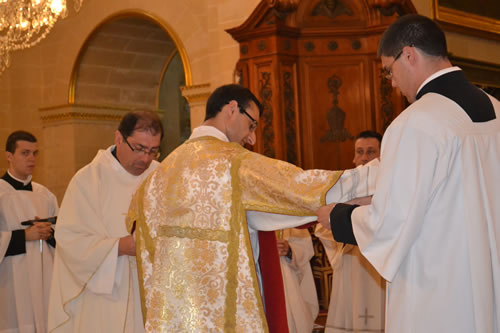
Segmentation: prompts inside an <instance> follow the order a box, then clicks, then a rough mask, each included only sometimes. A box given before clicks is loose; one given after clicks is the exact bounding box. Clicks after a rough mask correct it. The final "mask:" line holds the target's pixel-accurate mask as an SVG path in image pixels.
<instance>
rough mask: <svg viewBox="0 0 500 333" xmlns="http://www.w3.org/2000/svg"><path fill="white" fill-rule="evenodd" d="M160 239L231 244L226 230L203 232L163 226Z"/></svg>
mask: <svg viewBox="0 0 500 333" xmlns="http://www.w3.org/2000/svg"><path fill="white" fill-rule="evenodd" d="M158 236H159V237H179V238H190V239H199V240H208V241H217V242H223V243H227V242H229V237H230V236H229V231H224V230H201V229H196V228H189V227H175V226H168V225H163V226H161V227H160V230H159V231H158Z"/></svg>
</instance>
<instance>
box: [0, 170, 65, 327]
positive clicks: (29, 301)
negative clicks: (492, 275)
mask: <svg viewBox="0 0 500 333" xmlns="http://www.w3.org/2000/svg"><path fill="white" fill-rule="evenodd" d="M32 187H33V191H23V190H15V189H14V188H13V187H12V186H11V185H10V184H9V183H7V182H6V181H4V180H3V179H0V304H1V306H0V332H1V333H14V332H20V333H24V332H26V333H31V332H35V331H36V332H39V333H43V332H47V308H48V299H49V295H48V294H49V287H50V280H51V274H52V261H53V255H54V249H53V248H52V247H51V246H50V245H48V244H47V242H44V241H43V242H41V244H42V245H41V246H42V248H41V251H40V241H28V242H26V253H24V254H18V255H14V256H7V257H5V253H6V251H7V248H8V246H9V242H10V239H11V235H12V231H13V230H18V229H25V228H26V226H22V225H21V222H22V221H25V220H31V219H34V218H35V216H38V217H39V218H46V217H52V216H56V215H57V199H56V197H55V196H54V194H52V192H50V191H49V190H48V189H47V188H46V187H45V186H43V185H40V184H37V183H35V182H32Z"/></svg>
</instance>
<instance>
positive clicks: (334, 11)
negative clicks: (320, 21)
mask: <svg viewBox="0 0 500 333" xmlns="http://www.w3.org/2000/svg"><path fill="white" fill-rule="evenodd" d="M311 15H312V16H328V17H330V18H335V17H337V16H339V15H349V16H352V15H353V14H352V10H351V9H350V8H349V6H347V4H346V3H345V2H344V1H342V0H320V2H318V4H317V5H316V6H314V8H313V10H312V12H311Z"/></svg>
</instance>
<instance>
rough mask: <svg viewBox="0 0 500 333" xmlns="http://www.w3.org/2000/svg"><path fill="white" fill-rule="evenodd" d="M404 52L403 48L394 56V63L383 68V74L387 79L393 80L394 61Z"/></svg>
mask: <svg viewBox="0 0 500 333" xmlns="http://www.w3.org/2000/svg"><path fill="white" fill-rule="evenodd" d="M402 54H403V49H401V51H399V53H398V54H397V55H396V56H395V57H394V60H393V61H392V63H391V64H390V65H389V67H386V68H382V75H383V76H384V77H385V78H386V79H387V80H392V66H393V65H394V63H395V62H396V61H397V60H398V59H399V58H400V57H401V55H402Z"/></svg>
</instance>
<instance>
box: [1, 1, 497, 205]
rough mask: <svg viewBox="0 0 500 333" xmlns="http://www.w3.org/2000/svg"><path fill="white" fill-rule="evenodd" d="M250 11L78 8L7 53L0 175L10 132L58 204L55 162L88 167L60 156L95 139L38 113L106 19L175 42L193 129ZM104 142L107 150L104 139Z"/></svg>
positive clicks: (481, 51) (222, 78)
mask: <svg viewBox="0 0 500 333" xmlns="http://www.w3.org/2000/svg"><path fill="white" fill-rule="evenodd" d="M69 3H70V4H71V1H69ZM258 3H259V0H244V1H242V0H182V1H179V0H148V1H144V0H128V1H123V0H106V1H102V0H85V1H84V3H83V6H82V9H81V11H80V12H79V13H78V14H76V15H75V14H74V13H71V14H70V16H69V17H68V18H66V19H65V20H62V21H60V22H58V23H57V25H56V26H55V28H54V29H53V31H52V32H51V33H50V34H49V35H48V37H47V38H46V39H45V40H44V41H42V42H41V43H40V44H38V45H37V46H35V47H33V48H31V49H27V50H24V51H18V52H14V53H13V54H12V65H11V67H10V68H9V69H8V70H7V71H5V72H4V73H3V74H2V75H0V152H1V155H2V156H0V172H3V171H4V170H5V169H6V168H7V164H6V161H5V159H4V158H3V148H4V143H5V140H6V138H7V135H8V134H9V133H10V132H11V131H13V130H15V129H26V130H28V131H32V132H33V133H34V134H35V135H36V136H37V137H38V138H39V140H40V153H41V157H40V161H39V166H38V168H37V170H36V171H35V174H34V179H35V180H37V181H39V182H41V183H43V184H46V185H47V186H48V187H49V189H53V190H55V192H56V194H57V196H58V199H59V200H61V199H62V195H63V193H64V188H65V184H66V183H67V181H66V180H61V178H60V177H59V174H58V172H59V171H60V170H61V169H64V170H72V167H73V165H69V166H66V165H60V164H61V163H59V161H62V160H67V159H63V158H62V157H65V156H67V155H68V154H69V155H73V154H75V158H74V159H72V160H74V161H77V160H78V161H79V163H82V161H80V160H81V158H80V157H81V156H85V159H86V160H89V161H90V158H91V156H92V154H89V153H88V152H86V153H85V154H84V155H82V154H80V153H79V152H78V151H75V152H70V151H68V150H71V147H74V146H75V145H77V144H78V142H76V141H78V140H82V141H85V140H97V137H96V136H92V135H89V134H86V133H90V132H89V131H82V132H80V131H77V128H74V129H73V131H72V133H71V136H68V135H69V134H68V135H65V133H66V132H67V131H69V129H65V130H62V131H61V132H60V133H58V131H57V130H56V129H55V128H54V127H51V128H50V129H47V130H45V131H44V130H43V126H44V124H43V123H42V121H41V118H40V111H39V109H40V108H44V107H45V108H47V107H49V108H50V107H54V106H58V105H67V104H68V92H69V88H70V80H71V75H72V70H73V66H74V64H75V61H76V58H77V56H78V54H79V52H80V49H81V47H82V46H83V44H84V42H85V40H86V38H87V37H88V36H89V35H90V34H91V33H92V31H93V30H94V29H95V28H96V27H97V26H98V25H99V24H100V23H101V22H103V21H105V20H106V19H107V18H109V17H112V16H114V15H117V14H119V13H125V12H141V13H145V14H148V15H151V16H152V17H154V18H155V19H156V20H157V21H159V22H161V23H163V24H164V25H165V26H168V27H169V29H170V30H171V32H172V33H173V35H174V36H173V37H176V38H178V40H180V41H181V45H178V47H180V48H183V49H184V50H185V54H186V55H187V61H188V62H189V64H190V68H191V77H192V82H191V84H192V86H193V87H192V88H189V87H188V89H186V90H184V91H183V94H184V95H185V96H187V97H188V100H189V101H190V105H191V121H192V126H193V127H194V126H196V125H198V124H200V123H201V122H202V120H203V114H204V99H206V96H207V94H208V93H209V92H210V91H212V90H213V89H214V87H217V86H219V85H221V84H225V83H230V82H232V77H233V70H234V66H235V64H236V62H237V60H238V57H239V50H238V44H237V43H236V42H235V41H234V40H233V39H232V38H231V36H230V35H229V34H227V33H226V32H225V29H228V28H233V27H236V26H238V25H240V24H242V23H243V22H244V20H245V19H246V18H247V17H248V15H249V14H250V13H251V12H252V11H253V10H254V8H255V7H256V6H257V4H258ZM414 4H415V7H416V8H417V10H418V12H419V13H422V14H424V15H427V16H431V13H432V11H431V0H414ZM447 36H448V39H449V48H450V51H451V52H452V53H454V54H455V55H457V56H462V57H466V58H473V59H479V60H482V61H488V62H492V63H500V44H499V43H498V42H489V41H485V40H480V39H476V38H471V37H466V36H462V35H458V34H455V33H447ZM82 126H83V125H82ZM76 132H78V133H79V134H78V135H76V134H75V133H76ZM54 136H56V137H58V138H57V139H58V142H60V144H58V147H46V146H45V142H49V141H51V142H53V141H54ZM106 140H107V141H109V143H111V142H112V134H111V135H109V138H108V139H106ZM106 144H108V143H107V142H106ZM49 151H51V155H50V156H51V158H50V161H49V160H48V159H47V158H44V152H46V153H47V152H49ZM89 155H90V156H89ZM79 156H80V157H79ZM58 157H60V158H58ZM74 163H75V165H76V164H77V163H76V162H74ZM57 166H59V167H57Z"/></svg>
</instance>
